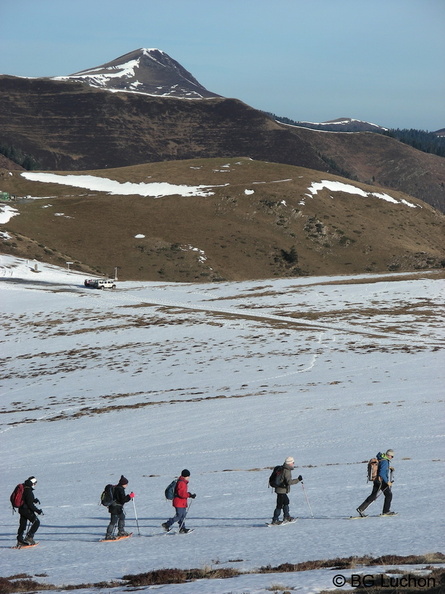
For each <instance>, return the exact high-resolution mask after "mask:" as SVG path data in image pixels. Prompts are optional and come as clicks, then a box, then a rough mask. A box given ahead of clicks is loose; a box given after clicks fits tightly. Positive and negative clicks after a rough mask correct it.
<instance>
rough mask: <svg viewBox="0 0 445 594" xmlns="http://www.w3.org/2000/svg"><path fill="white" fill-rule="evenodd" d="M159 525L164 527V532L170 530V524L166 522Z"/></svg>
mask: <svg viewBox="0 0 445 594" xmlns="http://www.w3.org/2000/svg"><path fill="white" fill-rule="evenodd" d="M161 526H162V527H163V528H164V530H165V531H166V532H169V531H170V526H169V525H168V524H167V522H164V523H163V524H161Z"/></svg>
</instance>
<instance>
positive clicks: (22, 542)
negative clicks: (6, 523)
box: [17, 538, 29, 547]
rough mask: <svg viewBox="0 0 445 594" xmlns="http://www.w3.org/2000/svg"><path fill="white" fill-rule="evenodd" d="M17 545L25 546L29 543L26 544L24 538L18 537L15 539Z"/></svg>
mask: <svg viewBox="0 0 445 594" xmlns="http://www.w3.org/2000/svg"><path fill="white" fill-rule="evenodd" d="M17 546H18V547H27V546H29V545H28V543H27V542H26V540H25V539H24V538H18V539H17Z"/></svg>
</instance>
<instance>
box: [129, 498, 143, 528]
mask: <svg viewBox="0 0 445 594" xmlns="http://www.w3.org/2000/svg"><path fill="white" fill-rule="evenodd" d="M131 501H132V502H133V509H134V517H135V518H136V526H137V527H138V535H139V536H140V535H141V531H140V528H139V521H138V514H137V512H136V504H135V502H134V497H132V499H131Z"/></svg>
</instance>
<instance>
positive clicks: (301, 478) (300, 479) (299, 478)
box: [298, 474, 303, 482]
mask: <svg viewBox="0 0 445 594" xmlns="http://www.w3.org/2000/svg"><path fill="white" fill-rule="evenodd" d="M298 480H299V481H300V482H301V481H302V480H303V477H302V476H301V474H300V476H299V477H298Z"/></svg>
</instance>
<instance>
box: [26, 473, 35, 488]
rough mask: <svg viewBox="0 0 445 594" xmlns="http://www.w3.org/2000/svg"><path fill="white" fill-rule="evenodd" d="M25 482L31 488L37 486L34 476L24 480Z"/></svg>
mask: <svg viewBox="0 0 445 594" xmlns="http://www.w3.org/2000/svg"><path fill="white" fill-rule="evenodd" d="M26 482H27V483H28V484H29V485H31V487H32V488H34V487H35V486H36V485H37V479H36V477H35V476H30V477H29V478H28V479H26Z"/></svg>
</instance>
